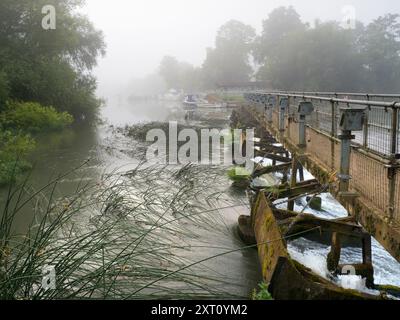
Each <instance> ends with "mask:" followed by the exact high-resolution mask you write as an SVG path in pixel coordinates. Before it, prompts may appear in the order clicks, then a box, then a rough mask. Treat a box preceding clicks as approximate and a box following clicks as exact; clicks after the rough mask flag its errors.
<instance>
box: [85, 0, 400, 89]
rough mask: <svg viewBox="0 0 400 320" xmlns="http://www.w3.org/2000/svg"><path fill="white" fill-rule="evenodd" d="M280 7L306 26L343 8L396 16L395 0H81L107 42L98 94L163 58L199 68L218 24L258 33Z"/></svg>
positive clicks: (362, 15)
mask: <svg viewBox="0 0 400 320" xmlns="http://www.w3.org/2000/svg"><path fill="white" fill-rule="evenodd" d="M282 5H284V6H288V5H292V6H293V7H294V8H295V9H296V10H297V12H299V14H300V15H301V17H302V20H303V21H307V22H313V21H314V20H315V19H320V20H322V21H325V20H338V21H340V20H342V17H343V13H342V9H343V7H344V6H346V5H353V6H354V7H355V9H356V18H357V19H358V20H361V21H363V22H369V21H371V20H372V19H374V18H376V17H378V16H379V15H383V14H385V13H389V12H390V13H400V1H399V0H381V1H376V0H334V1H322V0H291V1H290V0H112V1H106V0H87V5H86V6H85V7H84V8H83V10H82V11H83V12H84V13H86V14H87V15H88V16H89V18H90V20H91V21H93V23H94V24H95V26H96V27H97V28H99V29H101V30H103V32H104V34H105V40H106V43H107V56H106V57H105V58H104V59H102V60H100V61H99V66H98V67H97V68H96V70H95V74H96V76H97V77H98V80H99V94H100V95H105V96H107V95H109V94H111V92H115V90H116V89H118V88H121V87H125V86H126V85H127V84H128V83H129V81H130V80H131V79H134V78H140V77H143V76H145V75H147V74H149V73H152V72H154V71H155V70H156V68H157V67H158V64H159V62H160V60H161V58H162V57H163V56H164V55H167V54H168V55H173V56H175V57H177V58H178V59H179V60H183V61H187V62H190V63H192V64H194V65H201V63H202V62H203V60H204V58H205V55H206V47H210V46H213V44H214V39H215V35H216V32H217V30H218V28H219V27H220V26H221V25H222V24H223V23H225V22H226V21H228V20H230V19H237V20H240V21H243V22H244V23H247V24H250V25H252V26H253V27H255V28H256V29H257V31H258V32H259V31H260V30H261V23H262V20H263V19H265V18H266V17H267V16H268V13H269V12H271V10H273V9H274V8H276V7H279V6H282Z"/></svg>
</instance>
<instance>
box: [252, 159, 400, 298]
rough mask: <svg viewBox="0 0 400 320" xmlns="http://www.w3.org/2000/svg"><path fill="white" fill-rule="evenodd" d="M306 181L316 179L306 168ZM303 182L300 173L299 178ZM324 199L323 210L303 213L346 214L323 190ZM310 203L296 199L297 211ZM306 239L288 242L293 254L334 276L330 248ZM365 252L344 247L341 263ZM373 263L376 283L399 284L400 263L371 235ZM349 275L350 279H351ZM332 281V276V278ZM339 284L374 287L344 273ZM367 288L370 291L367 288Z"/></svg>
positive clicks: (282, 206)
mask: <svg viewBox="0 0 400 320" xmlns="http://www.w3.org/2000/svg"><path fill="white" fill-rule="evenodd" d="M254 161H255V162H257V163H262V164H263V165H265V166H268V165H271V164H272V160H270V159H263V158H261V157H258V158H255V159H254ZM274 176H275V177H276V178H281V177H282V174H280V173H276V174H274ZM304 178H305V180H311V179H315V178H314V176H313V175H312V174H311V173H310V172H308V171H307V170H305V169H304ZM297 179H298V181H300V176H299V175H298V177H297ZM319 196H320V197H321V198H322V211H317V210H313V209H311V208H309V207H307V208H306V209H305V210H304V213H310V214H313V215H315V216H317V217H320V218H324V219H337V218H342V217H347V216H348V213H347V210H346V209H345V208H344V207H343V206H342V205H341V204H340V203H339V202H338V201H337V200H336V199H335V198H334V197H333V196H332V195H331V194H330V193H322V194H320V195H319ZM286 201H287V199H279V200H277V201H276V202H275V205H276V207H277V208H279V209H286V208H287V202H286ZM306 205H307V200H306V197H302V198H300V199H298V200H296V201H295V207H294V210H295V211H297V212H301V211H303V209H304V207H305V206H306ZM302 240H303V241H299V239H298V240H296V241H293V242H291V243H289V245H288V249H289V252H290V254H291V255H292V257H293V258H294V259H295V260H297V261H298V262H300V263H302V264H304V265H305V266H307V267H308V268H310V269H312V270H313V271H314V272H315V273H317V274H318V275H321V276H323V277H324V278H327V279H331V278H332V277H331V276H330V274H329V271H328V270H327V268H326V257H327V255H328V253H329V252H330V247H326V246H324V245H321V244H319V243H315V242H312V241H308V240H305V239H302ZM361 257H362V251H361V248H352V247H346V248H342V251H341V259H340V263H341V264H345V263H349V264H350V263H361V262H362V258H361ZM372 262H373V266H374V282H375V284H386V285H388V284H390V285H394V286H398V287H400V263H399V262H397V260H396V259H394V258H393V257H392V256H391V255H390V254H389V253H388V252H387V251H386V250H385V249H384V248H383V247H382V246H381V244H380V243H379V242H378V241H377V240H376V239H374V238H373V237H372ZM349 277H350V278H349ZM331 280H333V279H331ZM335 281H336V282H337V284H339V285H341V286H343V284H345V285H349V286H351V288H353V289H357V290H361V289H358V288H362V290H361V291H364V292H369V293H372V292H373V290H372V291H371V290H369V289H367V288H366V287H365V285H363V281H364V280H363V279H361V278H360V277H357V279H356V278H355V277H354V276H353V277H352V276H347V275H343V276H340V278H336V280H335ZM366 290H367V291H366Z"/></svg>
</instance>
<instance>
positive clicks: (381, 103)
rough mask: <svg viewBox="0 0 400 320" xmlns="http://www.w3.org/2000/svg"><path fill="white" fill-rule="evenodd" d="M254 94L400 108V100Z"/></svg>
mask: <svg viewBox="0 0 400 320" xmlns="http://www.w3.org/2000/svg"><path fill="white" fill-rule="evenodd" d="M255 93H256V94H265V95H274V96H279V97H293V98H302V99H310V100H319V101H329V102H337V103H345V104H355V105H362V106H373V107H383V108H400V102H397V101H393V102H385V101H373V100H368V101H365V100H352V99H339V98H332V97H329V98H328V97H321V96H308V95H301V94H291V93H287V92H265V91H260V92H258V91H257V92H255Z"/></svg>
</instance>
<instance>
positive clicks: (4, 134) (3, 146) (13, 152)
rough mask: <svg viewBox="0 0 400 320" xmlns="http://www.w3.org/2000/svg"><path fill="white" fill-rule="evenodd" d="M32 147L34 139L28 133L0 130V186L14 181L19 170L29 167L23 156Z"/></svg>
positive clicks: (33, 146)
mask: <svg viewBox="0 0 400 320" xmlns="http://www.w3.org/2000/svg"><path fill="white" fill-rule="evenodd" d="M34 148H35V141H34V140H33V139H32V138H31V137H30V136H29V135H23V134H17V135H16V134H13V133H11V132H10V131H1V130H0V186H2V185H5V184H8V183H11V182H13V181H15V179H16V177H17V176H18V175H19V174H20V173H21V172H23V171H25V170H26V169H28V168H30V165H29V163H27V162H26V161H25V160H24V158H25V157H26V156H27V154H28V153H29V152H31V151H32V150H33V149H34Z"/></svg>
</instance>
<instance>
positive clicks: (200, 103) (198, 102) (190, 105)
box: [183, 94, 223, 110]
mask: <svg viewBox="0 0 400 320" xmlns="http://www.w3.org/2000/svg"><path fill="white" fill-rule="evenodd" d="M183 105H184V108H185V109H187V110H195V109H208V108H210V109H211V108H221V107H223V105H220V104H215V103H210V102H208V101H207V100H206V99H204V98H202V97H200V96H199V95H197V94H188V95H186V96H185V99H184V100H183Z"/></svg>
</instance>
